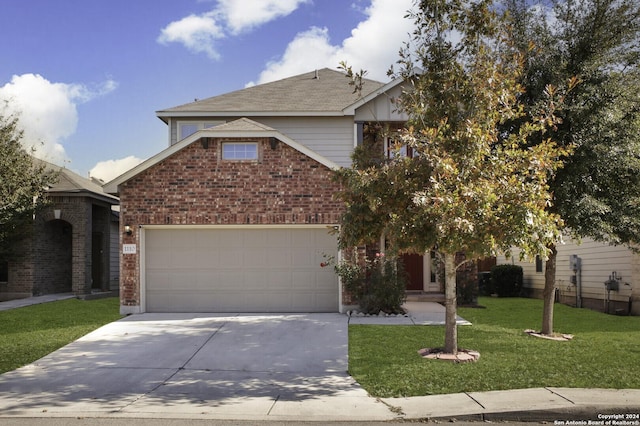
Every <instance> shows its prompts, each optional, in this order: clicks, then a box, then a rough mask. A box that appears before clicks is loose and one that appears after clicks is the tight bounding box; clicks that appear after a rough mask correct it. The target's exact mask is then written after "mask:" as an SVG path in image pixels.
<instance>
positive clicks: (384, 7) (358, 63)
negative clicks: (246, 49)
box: [250, 0, 413, 84]
mask: <svg viewBox="0 0 640 426" xmlns="http://www.w3.org/2000/svg"><path fill="white" fill-rule="evenodd" d="M412 5H413V0H372V1H371V5H370V6H369V7H368V8H367V9H366V10H365V11H364V13H365V15H366V19H365V20H364V21H362V22H360V23H359V24H358V26H357V27H356V28H354V29H353V30H352V31H351V36H350V37H348V38H346V39H345V40H343V41H342V43H341V44H340V45H332V44H331V42H330V39H329V31H328V30H327V29H326V28H324V29H319V28H311V29H309V30H307V31H304V32H301V33H299V34H298V35H297V36H296V37H295V38H294V39H293V41H291V43H289V45H288V46H287V49H286V50H285V53H284V54H283V55H282V58H280V59H279V60H277V61H272V62H269V63H268V64H267V65H266V68H265V69H264V70H263V71H262V73H261V74H260V77H259V79H258V84H260V83H266V82H269V81H273V80H278V79H281V78H285V77H288V76H291V75H295V74H299V73H301V72H306V71H309V70H311V69H313V68H323V67H329V68H336V67H337V66H338V64H339V63H340V62H341V61H346V62H347V63H348V64H349V65H351V66H352V67H353V68H354V70H359V69H366V70H367V71H368V74H367V77H368V78H372V79H374V80H379V81H387V80H388V77H387V75H386V73H387V70H388V69H389V67H390V66H391V65H392V64H394V63H395V62H396V60H397V59H398V50H399V49H400V47H401V46H402V44H403V43H404V42H406V41H408V40H409V33H410V32H411V31H412V30H413V22H412V21H411V20H410V19H407V18H405V17H404V16H405V15H406V13H407V11H408V10H410V9H411V8H412ZM250 84H252V83H250Z"/></svg>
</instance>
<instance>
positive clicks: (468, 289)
mask: <svg viewBox="0 0 640 426" xmlns="http://www.w3.org/2000/svg"><path fill="white" fill-rule="evenodd" d="M479 292H480V289H479V286H478V280H477V277H473V276H471V275H470V274H468V273H466V274H459V275H458V276H457V277H456V297H457V302H458V305H473V304H475V303H476V301H477V300H478V295H479Z"/></svg>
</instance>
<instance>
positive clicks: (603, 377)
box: [349, 298, 640, 397]
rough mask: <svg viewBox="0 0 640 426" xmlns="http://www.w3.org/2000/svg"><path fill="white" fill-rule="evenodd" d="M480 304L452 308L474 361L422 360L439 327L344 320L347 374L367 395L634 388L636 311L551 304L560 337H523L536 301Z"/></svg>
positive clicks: (440, 333)
mask: <svg viewBox="0 0 640 426" xmlns="http://www.w3.org/2000/svg"><path fill="white" fill-rule="evenodd" d="M479 303H480V304H481V305H483V306H485V307H486V309H474V308H460V309H459V310H458V313H459V315H461V316H462V317H463V318H465V319H467V320H469V321H471V322H472V323H473V326H460V327H458V344H459V347H461V348H467V349H475V350H478V351H479V352H480V360H479V361H478V362H476V363H468V364H451V363H448V362H444V361H436V360H426V359H423V358H421V357H420V356H419V355H418V353H417V351H418V350H419V349H421V348H427V347H429V348H431V347H441V346H442V345H443V344H444V327H433V326H373V325H352V326H349V372H350V373H351V375H353V376H354V377H355V379H356V380H357V381H358V382H359V383H360V384H361V385H362V386H363V387H364V388H365V389H366V390H367V391H368V392H369V393H370V394H371V395H373V396H376V397H404V396H417V395H432V394H446V393H458V392H474V391H490V390H505V389H520V388H535V387H544V386H556V387H582V388H615V389H626V388H640V374H639V373H640V369H639V368H640V367H639V366H640V317H621V316H612V315H605V314H602V313H599V312H594V311H590V310H586V309H575V308H571V307H568V306H565V305H560V304H556V306H555V316H554V317H555V319H554V331H556V332H561V333H568V334H573V335H574V336H575V337H574V339H573V340H571V341H568V342H555V341H550V340H546V339H539V338H536V337H532V336H529V335H527V334H525V333H524V332H523V331H524V330H525V329H527V328H533V329H537V330H539V329H540V326H541V322H542V301H541V300H535V299H519V298H514V299H511V298H509V299H506V298H505V299H496V298H481V299H480V302H479Z"/></svg>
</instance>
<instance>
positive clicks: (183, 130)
mask: <svg viewBox="0 0 640 426" xmlns="http://www.w3.org/2000/svg"><path fill="white" fill-rule="evenodd" d="M224 123H225V122H224V121H178V140H182V139H184V138H186V137H187V136H190V135H192V134H194V133H195V132H197V131H198V130H203V129H209V128H211V127H215V126H218V125H220V124H224Z"/></svg>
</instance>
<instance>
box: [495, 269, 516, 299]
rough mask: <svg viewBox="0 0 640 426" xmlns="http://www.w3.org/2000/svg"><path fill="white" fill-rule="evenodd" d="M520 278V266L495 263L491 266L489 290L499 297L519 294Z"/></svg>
mask: <svg viewBox="0 0 640 426" xmlns="http://www.w3.org/2000/svg"><path fill="white" fill-rule="evenodd" d="M522 279H523V271H522V266H519V265H496V266H494V267H493V268H491V291H492V293H496V294H497V295H498V296H500V297H517V296H520V292H521V291H522Z"/></svg>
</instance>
